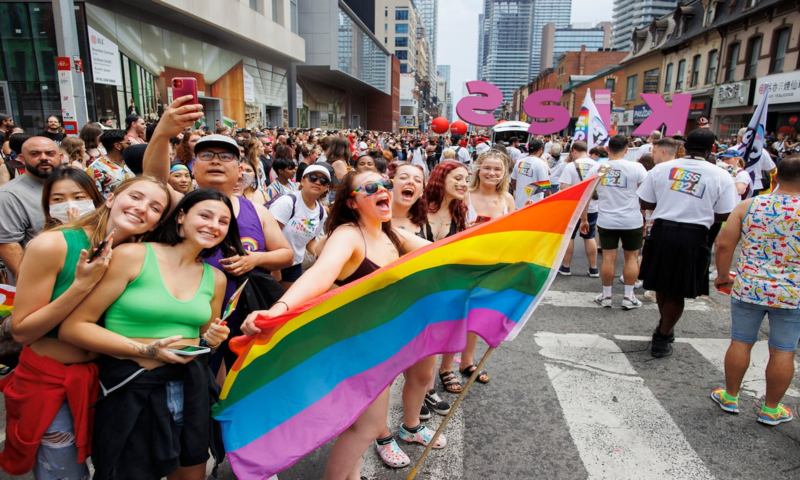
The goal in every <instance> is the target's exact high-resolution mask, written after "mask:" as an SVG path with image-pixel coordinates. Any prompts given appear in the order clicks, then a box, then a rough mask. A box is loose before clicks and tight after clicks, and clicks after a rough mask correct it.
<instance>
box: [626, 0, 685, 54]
mask: <svg viewBox="0 0 800 480" xmlns="http://www.w3.org/2000/svg"><path fill="white" fill-rule="evenodd" d="M677 4H678V0H614V9H613V13H612V23H613V25H614V27H613V31H612V34H611V48H613V49H616V50H620V51H627V50H630V44H631V39H632V38H633V31H634V30H635V29H637V28H641V27H644V26H646V25H650V23H651V22H652V21H653V20H655V19H656V18H659V17H661V16H663V15H665V14H667V13H671V12H672V11H674V10H675V5H677Z"/></svg>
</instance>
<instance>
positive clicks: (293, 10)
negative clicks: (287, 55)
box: [289, 0, 298, 33]
mask: <svg viewBox="0 0 800 480" xmlns="http://www.w3.org/2000/svg"><path fill="white" fill-rule="evenodd" d="M289 21H290V22H292V24H291V30H292V33H297V27H298V25H297V0H289Z"/></svg>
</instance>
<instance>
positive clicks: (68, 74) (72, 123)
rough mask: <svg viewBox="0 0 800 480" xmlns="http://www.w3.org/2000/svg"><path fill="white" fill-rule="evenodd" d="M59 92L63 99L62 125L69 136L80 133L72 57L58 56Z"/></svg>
mask: <svg viewBox="0 0 800 480" xmlns="http://www.w3.org/2000/svg"><path fill="white" fill-rule="evenodd" d="M56 68H57V69H58V93H59V96H60V99H61V125H63V126H64V133H66V134H67V135H69V136H73V137H74V136H77V135H78V122H77V121H76V120H75V96H74V91H73V90H74V88H73V84H72V59H71V58H69V57H57V58H56Z"/></svg>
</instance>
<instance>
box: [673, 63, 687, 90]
mask: <svg viewBox="0 0 800 480" xmlns="http://www.w3.org/2000/svg"><path fill="white" fill-rule="evenodd" d="M685 75H686V60H681V61H680V62H678V76H677V77H675V91H676V92H678V91H681V90H683V77H684V76H685Z"/></svg>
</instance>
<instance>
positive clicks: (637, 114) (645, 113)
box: [633, 105, 653, 125]
mask: <svg viewBox="0 0 800 480" xmlns="http://www.w3.org/2000/svg"><path fill="white" fill-rule="evenodd" d="M651 113H653V109H652V108H650V107H649V106H648V105H637V106H635V107H633V124H634V125H639V124H640V123H642V122H644V121H645V120H647V117H649V116H650V114H651Z"/></svg>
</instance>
